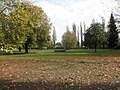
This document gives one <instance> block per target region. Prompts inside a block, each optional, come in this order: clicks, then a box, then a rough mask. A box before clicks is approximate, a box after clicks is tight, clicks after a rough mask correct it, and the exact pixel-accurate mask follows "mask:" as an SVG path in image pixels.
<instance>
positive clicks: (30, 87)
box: [0, 80, 120, 90]
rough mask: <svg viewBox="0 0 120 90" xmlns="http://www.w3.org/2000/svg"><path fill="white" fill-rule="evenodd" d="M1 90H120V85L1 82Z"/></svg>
mask: <svg viewBox="0 0 120 90" xmlns="http://www.w3.org/2000/svg"><path fill="white" fill-rule="evenodd" d="M0 90H120V83H114V84H110V83H104V84H89V85H79V84H71V83H62V82H61V83H60V82H47V81H46V82H45V81H38V82H11V81H7V80H0Z"/></svg>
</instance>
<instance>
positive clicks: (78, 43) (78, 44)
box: [77, 27, 80, 49]
mask: <svg viewBox="0 0 120 90" xmlns="http://www.w3.org/2000/svg"><path fill="white" fill-rule="evenodd" d="M77 34H78V35H77V36H78V42H77V46H78V49H79V47H80V42H79V37H80V34H79V27H78V30H77Z"/></svg>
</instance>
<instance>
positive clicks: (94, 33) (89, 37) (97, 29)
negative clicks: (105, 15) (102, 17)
mask: <svg viewBox="0 0 120 90" xmlns="http://www.w3.org/2000/svg"><path fill="white" fill-rule="evenodd" d="M84 35H85V41H84V44H85V46H86V47H87V48H94V49H95V52H96V49H97V47H98V46H99V47H101V46H102V44H103V42H104V41H105V40H104V39H105V32H104V29H103V26H102V24H101V23H92V24H91V26H90V27H89V28H88V29H87V30H86V32H85V34H84Z"/></svg>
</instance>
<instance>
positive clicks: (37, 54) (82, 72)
mask: <svg viewBox="0 0 120 90" xmlns="http://www.w3.org/2000/svg"><path fill="white" fill-rule="evenodd" d="M3 54H4V53H1V54H0V90H120V50H98V53H94V50H69V51H67V52H54V51H53V50H42V51H36V50H32V51H30V53H29V54H24V53H23V54H19V53H16V54H14V55H3Z"/></svg>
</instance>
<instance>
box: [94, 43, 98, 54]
mask: <svg viewBox="0 0 120 90" xmlns="http://www.w3.org/2000/svg"><path fill="white" fill-rule="evenodd" d="M94 48H95V53H96V52H97V43H96V42H95V45H94Z"/></svg>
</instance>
